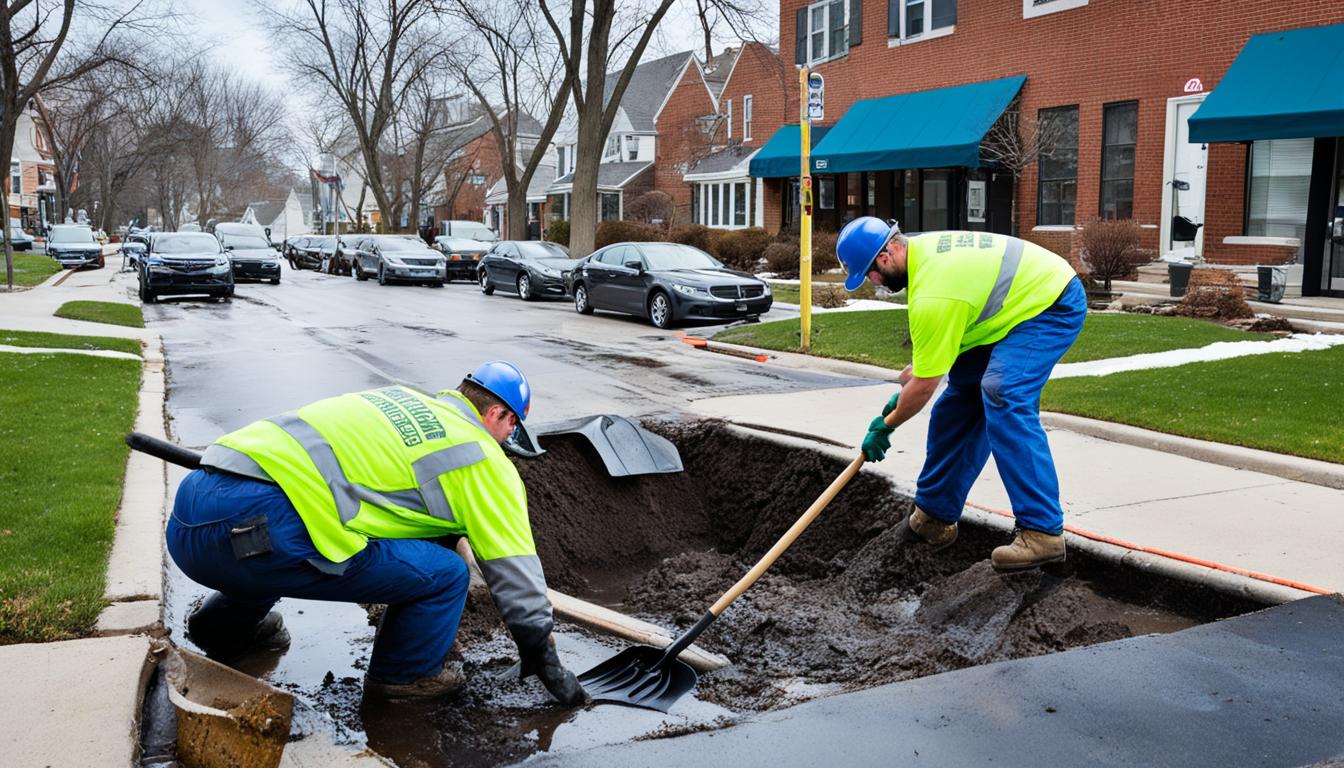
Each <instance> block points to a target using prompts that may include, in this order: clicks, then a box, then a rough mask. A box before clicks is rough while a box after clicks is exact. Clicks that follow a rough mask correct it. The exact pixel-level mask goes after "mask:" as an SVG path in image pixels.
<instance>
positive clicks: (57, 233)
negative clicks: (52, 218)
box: [51, 227, 93, 243]
mask: <svg viewBox="0 0 1344 768" xmlns="http://www.w3.org/2000/svg"><path fill="white" fill-rule="evenodd" d="M51 242H53V243H92V242H93V230H92V229H89V228H88V227H52V228H51Z"/></svg>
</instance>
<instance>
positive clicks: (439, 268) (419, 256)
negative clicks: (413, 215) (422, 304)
mask: <svg viewBox="0 0 1344 768" xmlns="http://www.w3.org/2000/svg"><path fill="white" fill-rule="evenodd" d="M353 256H354V266H353V269H354V271H355V277H356V278H358V279H360V280H368V279H369V278H370V277H372V276H374V275H377V277H378V284H379V285H387V284H388V283H390V282H393V281H396V280H403V281H407V282H416V283H429V284H430V285H434V286H438V287H442V286H443V282H444V278H443V273H444V259H443V254H441V253H439V252H438V251H436V250H434V249H433V248H430V247H429V246H428V245H425V241H424V240H421V239H420V238H418V237H413V236H412V237H404V236H401V235H366V236H364V237H363V238H361V239H360V240H359V241H358V242H357V243H355V247H354V253H353Z"/></svg>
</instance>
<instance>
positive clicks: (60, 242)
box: [47, 224, 103, 267]
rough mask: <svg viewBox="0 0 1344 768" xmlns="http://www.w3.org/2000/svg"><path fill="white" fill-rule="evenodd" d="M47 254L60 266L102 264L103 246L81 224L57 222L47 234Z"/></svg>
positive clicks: (96, 265) (99, 265)
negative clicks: (59, 263)
mask: <svg viewBox="0 0 1344 768" xmlns="http://www.w3.org/2000/svg"><path fill="white" fill-rule="evenodd" d="M47 255H49V256H51V257H52V258H53V259H55V260H57V261H59V262H61V266H62V267H84V266H90V265H92V266H95V267H101V266H103V246H101V245H99V244H98V241H97V240H94V239H93V230H92V229H90V228H89V227H86V226H83V225H81V224H57V225H56V226H54V227H52V228H51V233H50V234H48V235H47Z"/></svg>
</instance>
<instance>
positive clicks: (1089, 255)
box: [1079, 219, 1151, 291]
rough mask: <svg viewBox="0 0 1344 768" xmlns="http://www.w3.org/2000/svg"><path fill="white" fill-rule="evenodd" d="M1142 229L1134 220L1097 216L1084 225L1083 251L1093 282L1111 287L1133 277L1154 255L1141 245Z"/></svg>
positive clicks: (1107, 289) (1106, 287) (1105, 287)
mask: <svg viewBox="0 0 1344 768" xmlns="http://www.w3.org/2000/svg"><path fill="white" fill-rule="evenodd" d="M1141 236H1142V230H1140V229H1139V223H1138V222H1137V221H1134V220H1133V219H1118V220H1105V219H1093V220H1092V221H1089V222H1088V223H1087V224H1085V225H1083V231H1082V253H1081V254H1079V255H1080V257H1081V258H1082V260H1083V263H1085V264H1086V265H1087V268H1088V272H1089V276H1090V277H1091V279H1092V281H1093V282H1095V281H1101V282H1102V290H1105V291H1109V290H1111V281H1112V280H1115V279H1123V278H1127V277H1131V276H1132V275H1133V274H1134V271H1135V270H1136V269H1137V268H1138V266H1139V265H1140V264H1143V263H1146V262H1148V261H1149V260H1150V259H1151V254H1149V253H1148V252H1147V251H1144V250H1142V249H1140V248H1139V239H1140V237H1141Z"/></svg>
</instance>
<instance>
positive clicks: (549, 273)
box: [541, 267, 560, 277]
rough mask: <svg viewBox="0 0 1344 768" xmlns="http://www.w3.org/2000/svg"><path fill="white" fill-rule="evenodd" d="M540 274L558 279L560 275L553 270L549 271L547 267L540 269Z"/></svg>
mask: <svg viewBox="0 0 1344 768" xmlns="http://www.w3.org/2000/svg"><path fill="white" fill-rule="evenodd" d="M541 274H542V275H544V276H545V277H560V273H559V272H558V271H556V270H554V269H549V268H547V267H542V268H541Z"/></svg>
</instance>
